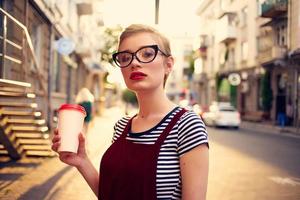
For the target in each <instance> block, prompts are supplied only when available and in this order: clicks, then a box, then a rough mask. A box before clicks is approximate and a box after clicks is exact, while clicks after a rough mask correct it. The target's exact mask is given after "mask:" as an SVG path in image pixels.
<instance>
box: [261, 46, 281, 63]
mask: <svg viewBox="0 0 300 200" xmlns="http://www.w3.org/2000/svg"><path fill="white" fill-rule="evenodd" d="M286 53H287V47H286V46H272V47H270V48H266V49H262V50H260V51H259V52H258V61H259V63H261V64H264V63H268V62H272V61H274V60H277V59H283V58H284V57H285V55H286Z"/></svg>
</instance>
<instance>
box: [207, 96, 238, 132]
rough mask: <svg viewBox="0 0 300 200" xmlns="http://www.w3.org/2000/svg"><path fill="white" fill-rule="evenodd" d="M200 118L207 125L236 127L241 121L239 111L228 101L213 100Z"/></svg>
mask: <svg viewBox="0 0 300 200" xmlns="http://www.w3.org/2000/svg"><path fill="white" fill-rule="evenodd" d="M202 118H203V120H204V122H205V124H206V125H207V126H216V127H233V128H236V129H238V128H239V126H240V123H241V117H240V113H239V112H238V111H237V110H236V109H235V108H234V107H233V106H232V105H230V103H228V102H213V103H212V104H211V105H210V106H209V111H208V112H204V113H203V114H202Z"/></svg>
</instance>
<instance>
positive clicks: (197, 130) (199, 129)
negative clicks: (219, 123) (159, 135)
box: [177, 111, 208, 155]
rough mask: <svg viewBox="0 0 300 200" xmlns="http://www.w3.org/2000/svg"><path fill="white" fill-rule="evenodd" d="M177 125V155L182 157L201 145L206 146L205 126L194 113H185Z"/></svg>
mask: <svg viewBox="0 0 300 200" xmlns="http://www.w3.org/2000/svg"><path fill="white" fill-rule="evenodd" d="M177 124H178V151H179V155H183V154H184V153H186V152H188V151H190V150H192V149H193V148H195V147H197V146H199V145H201V144H206V145H207V146H208V134H207V131H206V127H205V124H204V123H203V121H202V119H201V117H200V116H199V115H197V114H196V113H195V112H193V111H186V112H185V113H184V114H183V115H182V116H181V117H180V119H179V121H178V122H177Z"/></svg>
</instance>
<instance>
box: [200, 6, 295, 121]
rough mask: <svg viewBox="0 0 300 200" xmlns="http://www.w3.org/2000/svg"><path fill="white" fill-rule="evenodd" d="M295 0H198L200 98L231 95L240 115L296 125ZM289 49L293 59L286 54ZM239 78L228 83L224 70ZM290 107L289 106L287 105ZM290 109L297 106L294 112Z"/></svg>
mask: <svg viewBox="0 0 300 200" xmlns="http://www.w3.org/2000/svg"><path fill="white" fill-rule="evenodd" d="M298 4H299V2H298V1H293V0H289V1H288V0H265V1H259V0H257V1H237V0H204V1H202V3H201V5H200V6H199V8H198V15H199V16H200V18H201V21H200V24H199V26H200V27H205V29H204V28H203V32H202V35H201V38H202V43H201V44H200V48H199V52H200V58H201V62H202V63H203V69H204V70H203V75H202V77H208V81H203V82H199V84H200V85H203V87H204V88H207V91H208V97H206V98H208V100H205V101H204V102H205V103H206V102H211V101H213V100H217V101H231V103H232V104H234V105H235V106H236V107H237V108H238V110H239V111H240V112H241V115H242V118H243V119H244V120H253V121H262V120H270V121H272V122H273V123H274V124H278V123H279V122H278V117H279V115H282V114H283V115H284V116H286V118H285V125H292V126H296V124H297V121H298V120H296V119H299V117H298V116H299V115H298V113H299V111H298V110H297V108H298V103H297V102H298V100H297V99H299V94H298V92H297V91H298V90H299V88H298V84H299V83H298V82H297V81H298V80H299V78H298V77H297V76H298V75H295V74H297V73H298V72H297V71H298V69H297V66H298V65H297V64H298V63H297V60H296V57H297V55H298V54H297V49H298V48H299V41H298V40H299V39H298V37H297V36H296V35H297V34H299V30H298V29H299V22H298V20H299V5H298ZM290 55H294V57H295V59H291V56H290ZM233 74H234V77H235V78H236V79H239V81H237V82H238V83H234V84H233V83H231V82H230V78H229V76H231V77H233ZM290 108H293V109H290ZM291 110H297V114H296V113H294V112H292V111H291Z"/></svg>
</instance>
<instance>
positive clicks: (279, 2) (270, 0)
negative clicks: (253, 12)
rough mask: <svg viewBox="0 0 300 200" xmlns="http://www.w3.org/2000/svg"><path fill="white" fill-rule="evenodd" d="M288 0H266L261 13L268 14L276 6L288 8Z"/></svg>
mask: <svg viewBox="0 0 300 200" xmlns="http://www.w3.org/2000/svg"><path fill="white" fill-rule="evenodd" d="M287 4H288V0H266V1H265V2H264V3H263V4H262V6H261V11H262V13H265V12H268V11H269V10H271V9H272V8H274V7H275V6H277V7H278V6H280V7H283V8H285V9H286V8H287Z"/></svg>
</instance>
